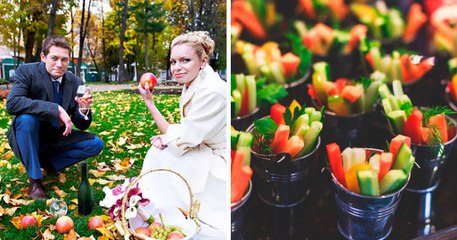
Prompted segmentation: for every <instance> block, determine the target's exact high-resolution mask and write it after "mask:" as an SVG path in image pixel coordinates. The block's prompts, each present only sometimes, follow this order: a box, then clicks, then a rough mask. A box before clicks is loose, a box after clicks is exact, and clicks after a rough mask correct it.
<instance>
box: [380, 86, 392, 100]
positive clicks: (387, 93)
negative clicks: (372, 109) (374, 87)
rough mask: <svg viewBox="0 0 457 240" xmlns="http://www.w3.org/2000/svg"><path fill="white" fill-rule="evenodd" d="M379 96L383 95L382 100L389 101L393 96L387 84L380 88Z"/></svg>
mask: <svg viewBox="0 0 457 240" xmlns="http://www.w3.org/2000/svg"><path fill="white" fill-rule="evenodd" d="M378 92H379V95H381V98H382V99H388V98H389V97H390V96H392V94H391V93H390V90H389V87H388V86H387V84H385V83H383V84H381V86H379V88H378Z"/></svg>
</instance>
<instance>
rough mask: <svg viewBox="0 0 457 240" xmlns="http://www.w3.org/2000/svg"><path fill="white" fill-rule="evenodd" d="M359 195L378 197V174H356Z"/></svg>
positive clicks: (372, 171) (359, 172)
mask: <svg viewBox="0 0 457 240" xmlns="http://www.w3.org/2000/svg"><path fill="white" fill-rule="evenodd" d="M357 180H358V182H359V188H360V193H361V194H363V195H368V196H379V183H378V173H377V172H376V171H374V170H360V171H358V172H357Z"/></svg>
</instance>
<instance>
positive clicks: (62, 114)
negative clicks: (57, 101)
mask: <svg viewBox="0 0 457 240" xmlns="http://www.w3.org/2000/svg"><path fill="white" fill-rule="evenodd" d="M58 109H59V113H58V118H59V122H60V124H61V125H65V131H64V132H63V135H64V136H65V137H66V136H68V134H70V133H71V127H72V122H71V118H70V116H68V113H67V112H66V111H65V110H64V109H63V108H62V107H61V106H60V105H59V108H58Z"/></svg>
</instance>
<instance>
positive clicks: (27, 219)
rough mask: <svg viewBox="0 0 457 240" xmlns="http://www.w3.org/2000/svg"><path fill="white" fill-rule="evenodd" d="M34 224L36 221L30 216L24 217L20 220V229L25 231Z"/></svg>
mask: <svg viewBox="0 0 457 240" xmlns="http://www.w3.org/2000/svg"><path fill="white" fill-rule="evenodd" d="M35 223H36V219H35V217H34V216H30V215H28V216H25V217H23V218H22V220H21V228H22V229H25V228H27V227H29V226H33V225H35Z"/></svg>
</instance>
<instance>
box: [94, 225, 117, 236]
mask: <svg viewBox="0 0 457 240" xmlns="http://www.w3.org/2000/svg"><path fill="white" fill-rule="evenodd" d="M96 229H97V231H98V232H99V233H101V234H102V236H105V237H107V239H114V235H113V233H112V232H111V231H110V230H108V229H107V228H106V227H99V228H96Z"/></svg>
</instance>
